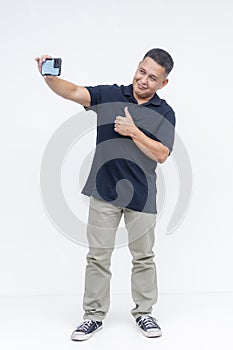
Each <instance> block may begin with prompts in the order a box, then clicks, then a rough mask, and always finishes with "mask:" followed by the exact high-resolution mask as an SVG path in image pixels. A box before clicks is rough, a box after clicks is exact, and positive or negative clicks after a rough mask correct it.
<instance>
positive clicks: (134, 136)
mask: <svg viewBox="0 0 233 350" xmlns="http://www.w3.org/2000/svg"><path fill="white" fill-rule="evenodd" d="M140 132H141V131H140V130H139V129H138V127H137V126H136V125H135V126H134V128H133V129H132V131H131V135H130V137H131V138H132V139H133V140H134V139H135V140H136V139H137V138H138V136H139V134H140Z"/></svg>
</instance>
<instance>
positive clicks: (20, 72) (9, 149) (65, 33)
mask: <svg viewBox="0 0 233 350" xmlns="http://www.w3.org/2000/svg"><path fill="white" fill-rule="evenodd" d="M232 10H233V5H232V2H231V1H230V0H222V1H216V0H215V1H210V0H209V1H203V0H202V1H200V0H195V1H194V0H193V1H184V0H178V1H172V0H164V1H155V0H153V1H152V0H151V1H150V0H144V1H138V0H135V1H132V0H130V1H123V0H118V1H110V0H99V1H94V0H93V1H90V0H87V1H79V0H78V1H77V0H67V1H64V2H60V1H55V0H53V1H45V0H41V1H35V0H22V1H16V0H9V1H5V2H4V1H1V3H0V35H1V58H0V61H1V66H0V67H1V87H0V88H1V104H0V108H1V128H0V143H1V148H0V149H1V158H0V159H1V188H0V193H1V208H0V212H1V233H0V234H1V245H0V276H1V280H0V294H1V295H18V294H19V295H25V294H26V295H31V294H32V295H35V294H36V295H45V294H46V295H47V294H49V295H50V294H51V295H54V294H56V295H61V294H62V295H70V294H79V293H81V294H82V292H83V283H84V268H85V256H86V253H87V250H86V248H85V247H83V246H80V245H78V244H75V243H73V242H72V241H70V240H68V239H67V238H65V237H64V236H63V235H62V234H61V233H60V232H58V231H57V229H56V228H55V227H54V226H53V225H52V223H51V222H50V220H49V218H48V217H47V215H46V213H45V211H44V208H43V205H42V201H41V195H40V183H39V182H40V179H39V176H40V164H41V159H42V156H43V152H44V150H45V147H46V145H47V143H48V141H49V139H50V138H51V136H52V134H53V133H54V132H55V130H56V129H57V128H58V127H59V126H60V125H61V124H62V123H63V122H65V121H66V120H67V119H68V118H70V117H71V116H73V115H74V114H76V113H78V112H79V111H81V110H82V107H81V106H79V105H77V104H75V103H73V102H69V101H66V100H63V99H62V98H60V97H58V96H56V95H55V94H53V92H51V91H50V90H49V89H48V88H47V86H46V84H45V83H44V82H43V79H42V78H41V77H40V75H39V73H38V71H37V67H36V63H35V62H34V60H33V59H34V57H36V56H38V55H41V54H43V53H49V54H51V55H53V56H57V57H62V59H63V67H62V77H63V78H64V79H67V80H70V81H73V82H75V83H77V84H80V85H96V84H105V83H108V84H111V83H119V84H130V83H131V81H132V77H133V74H134V71H135V69H136V67H137V64H138V63H139V61H140V60H141V58H142V57H143V55H144V54H145V52H146V51H147V50H149V49H151V48H153V47H161V48H164V49H166V50H168V51H169V52H170V53H171V55H172V56H173V58H174V61H175V67H174V70H173V72H172V73H171V74H170V83H169V85H167V86H166V87H165V88H164V90H161V91H160V93H159V95H160V97H162V98H165V99H166V100H167V102H168V103H169V104H171V105H172V106H173V108H174V109H175V111H176V117H177V132H178V133H179V135H180V137H181V138H182V140H183V142H184V143H185V146H186V148H187V151H188V153H189V157H190V159H191V162H192V169H193V178H194V183H193V196H192V202H191V205H190V207H189V211H188V213H187V215H186V217H185V220H184V221H183V223H182V225H180V226H179V227H178V229H177V230H176V231H175V232H174V233H173V234H172V235H166V234H165V229H164V228H165V227H166V224H165V223H164V222H165V221H163V220H162V219H161V224H158V227H157V231H156V233H157V241H156V248H155V251H156V261H157V266H158V278H159V291H160V293H173V292H181V293H183V292H230V291H233V279H232V244H233V235H232V225H231V220H232V194H233V193H232V177H233V169H232V156H231V154H232V151H231V150H232V140H231V139H232V137H231V136H232V126H233V123H232V111H231V103H232V62H233V48H232V37H233V24H232V14H233V11H232ZM80 123H82V120H80ZM93 137H94V136H93ZM80 152H85V149H82V150H80ZM169 162H170V163H171V160H168V161H167V165H166V164H165V165H164V169H165V168H166V167H167V168H169ZM170 168H171V170H172V167H170ZM175 176H176V174H175V171H174V172H172V171H171V172H170V173H169V176H167V186H168V198H169V196H170V197H171V201H173V200H174V199H173V195H174V193H175V192H174V193H173V189H172V186H171V184H174V183H175V184H176V181H174V177H175ZM169 184H170V185H169ZM169 189H170V190H169ZM169 191H170V192H169ZM174 191H175V189H174ZM83 208H84V204H83ZM83 208H80V210H83ZM84 211H85V210H84ZM170 211H171V208H170V206H169V201H168V207H167V210H166V208H165V212H164V217H166V220H167V221H168V220H169V215H170ZM130 260H131V258H130V255H129V252H128V249H127V248H126V247H124V248H119V249H116V250H115V252H114V255H113V260H112V272H113V278H112V292H113V293H116V294H117V293H130V268H131V263H130ZM80 303H81V300H80Z"/></svg>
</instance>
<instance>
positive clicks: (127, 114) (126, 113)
mask: <svg viewBox="0 0 233 350" xmlns="http://www.w3.org/2000/svg"><path fill="white" fill-rule="evenodd" d="M124 111H125V116H126V117H130V118H132V117H131V114H130V113H129V110H128V107H125V109H124Z"/></svg>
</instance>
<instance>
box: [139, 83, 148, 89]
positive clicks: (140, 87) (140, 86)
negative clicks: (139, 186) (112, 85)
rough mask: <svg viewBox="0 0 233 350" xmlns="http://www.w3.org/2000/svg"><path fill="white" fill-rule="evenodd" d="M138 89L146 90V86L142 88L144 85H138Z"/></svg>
mask: <svg viewBox="0 0 233 350" xmlns="http://www.w3.org/2000/svg"><path fill="white" fill-rule="evenodd" d="M138 88H139V89H140V90H145V89H146V88H145V87H144V86H142V85H140V84H138Z"/></svg>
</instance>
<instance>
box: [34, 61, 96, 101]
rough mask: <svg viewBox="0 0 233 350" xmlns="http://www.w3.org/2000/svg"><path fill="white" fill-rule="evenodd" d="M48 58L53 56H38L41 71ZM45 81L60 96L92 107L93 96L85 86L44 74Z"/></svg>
mask: <svg viewBox="0 0 233 350" xmlns="http://www.w3.org/2000/svg"><path fill="white" fill-rule="evenodd" d="M46 58H51V56H49V55H43V56H41V57H36V58H35V61H37V64H38V69H39V72H40V73H41V66H42V63H43V62H44V61H45V60H46ZM44 79H45V82H46V83H47V85H48V86H49V87H50V89H51V90H53V91H54V92H55V93H56V94H58V95H59V96H61V97H63V98H66V99H68V100H71V101H74V102H77V103H79V104H81V105H82V106H85V107H90V104H91V97H90V94H89V91H88V90H87V89H86V88H85V87H83V86H78V85H75V84H73V83H71V82H69V81H66V80H63V79H60V78H58V77H56V76H44Z"/></svg>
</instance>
